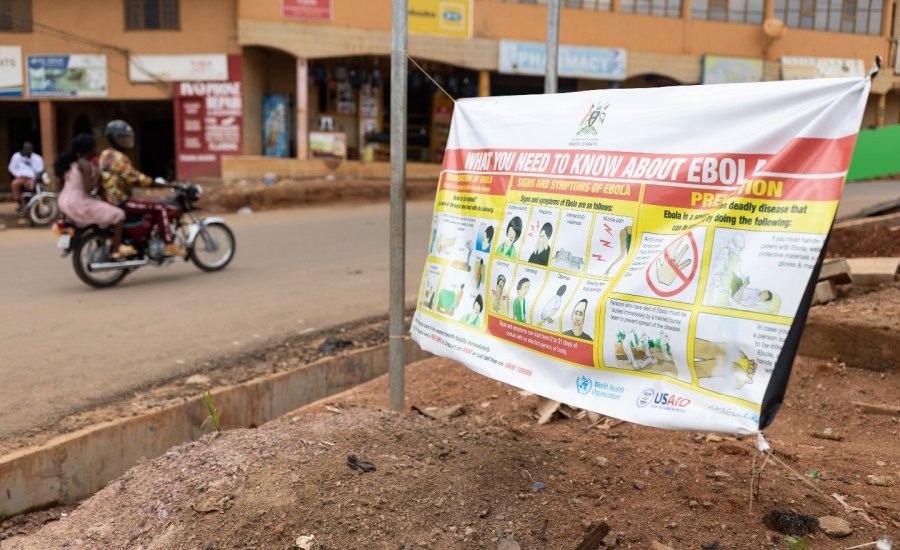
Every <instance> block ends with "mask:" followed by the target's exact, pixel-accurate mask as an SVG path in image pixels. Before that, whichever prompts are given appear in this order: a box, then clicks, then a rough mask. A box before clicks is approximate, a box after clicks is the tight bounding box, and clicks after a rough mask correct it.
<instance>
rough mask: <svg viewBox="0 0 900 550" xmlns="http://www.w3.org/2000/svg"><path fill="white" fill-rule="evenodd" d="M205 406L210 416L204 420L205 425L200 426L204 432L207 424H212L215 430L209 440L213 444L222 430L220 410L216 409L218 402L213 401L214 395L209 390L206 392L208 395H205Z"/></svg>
mask: <svg viewBox="0 0 900 550" xmlns="http://www.w3.org/2000/svg"><path fill="white" fill-rule="evenodd" d="M203 404H204V405H206V410H208V411H209V416H207V417H206V419H204V420H203V424H200V429H201V430H202V429H203V428H205V427H206V423H207V422H209V423H210V424H212V427H213V429H214V430H215V431H214V432H213V433H212V434H211V435H210V438H209V442H210V443H212V440H213V439H215V438H216V437H218V435H219V433H221V430H220V429H219V409H217V408H216V402H215V401H213V396H212V393H211V392H210V391H209V390H206V393H204V394H203Z"/></svg>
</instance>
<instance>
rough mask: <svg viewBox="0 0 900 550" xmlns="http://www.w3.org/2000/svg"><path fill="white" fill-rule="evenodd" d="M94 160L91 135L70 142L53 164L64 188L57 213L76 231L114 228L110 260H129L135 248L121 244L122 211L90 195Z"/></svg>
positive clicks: (94, 148)
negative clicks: (92, 160) (68, 220)
mask: <svg viewBox="0 0 900 550" xmlns="http://www.w3.org/2000/svg"><path fill="white" fill-rule="evenodd" d="M96 156H97V142H96V140H94V137H93V136H92V135H90V134H79V135H77V136H75V139H73V140H72V145H71V146H70V147H69V150H68V151H66V152H65V153H63V154H62V155H60V157H59V158H58V159H56V161H55V162H54V163H53V169H54V171H55V172H56V176H57V177H58V178H62V180H63V187H62V191H61V192H60V194H59V209H60V210H62V213H63V214H65V215H66V217H67V218H69V219H70V220H72V221H73V222H75V225H77V226H79V227H85V226H88V225H96V226H98V227H100V228H106V227H109V226H111V225H112V226H114V227H113V242H112V247H111V249H112V250H113V251H114V252H113V253H112V254H111V256H112V257H113V259H118V258H122V257H125V256H130V255H132V254H134V253H135V249H134V247H131V246H128V245H123V244H121V243H122V222H123V221H124V220H125V211H123V210H122V209H121V208H117V207H115V206H113V205H111V204H109V203H108V202H106V201H104V200H101V199H96V198H94V197H92V196H91V195H90V194H89V193H90V191H91V190H93V189H94V187H95V186H96V185H97V167H96V166H95V165H94V163H92V162H91V159H92V158H94V157H96Z"/></svg>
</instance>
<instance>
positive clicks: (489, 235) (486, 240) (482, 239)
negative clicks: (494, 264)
mask: <svg viewBox="0 0 900 550" xmlns="http://www.w3.org/2000/svg"><path fill="white" fill-rule="evenodd" d="M481 227H482V228H483V229H479V231H478V242H477V243H476V249H477V250H478V251H479V252H490V251H491V244H492V243H493V242H494V228H493V226H490V225H488V226H485V225H483V224H482V226H481Z"/></svg>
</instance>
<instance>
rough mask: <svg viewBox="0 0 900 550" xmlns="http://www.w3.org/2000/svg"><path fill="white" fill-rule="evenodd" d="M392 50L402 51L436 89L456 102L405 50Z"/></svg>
mask: <svg viewBox="0 0 900 550" xmlns="http://www.w3.org/2000/svg"><path fill="white" fill-rule="evenodd" d="M392 51H395V52H400V53H402V54H403V55H405V56H406V59H408V60H410V61H411V62H412V64H413V65H415V66H416V68H417V69H419V70H420V71H422V74H424V75H425V76H426V77H427V78H428V80H430V81H431V82H432V83H433V84H434V85H435V86H437V87H438V90H440V91H442V92H444V95H445V96H447V97H448V98H449V99H450V101H452V102H453V103H456V99H455V98H454V97H453V96H452V95H450V94H449V93H447V90H445V89H444V88H443V86H441V85H440V84H438V83H437V81H436V80H435V79H434V78H432V77H431V75H430V74H429V73H428V71H426V70H425V69H424V68H422V66H421V65H419V64H418V63H416V60H415V59H413V58H412V57H410V56H409V53H408V52H407V51H406V50H392Z"/></svg>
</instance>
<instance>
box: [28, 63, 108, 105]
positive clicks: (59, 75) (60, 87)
mask: <svg viewBox="0 0 900 550" xmlns="http://www.w3.org/2000/svg"><path fill="white" fill-rule="evenodd" d="M108 94H109V90H108V83H107V72H106V56H105V55H29V56H28V95H29V96H31V97H106V96H107V95H108Z"/></svg>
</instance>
